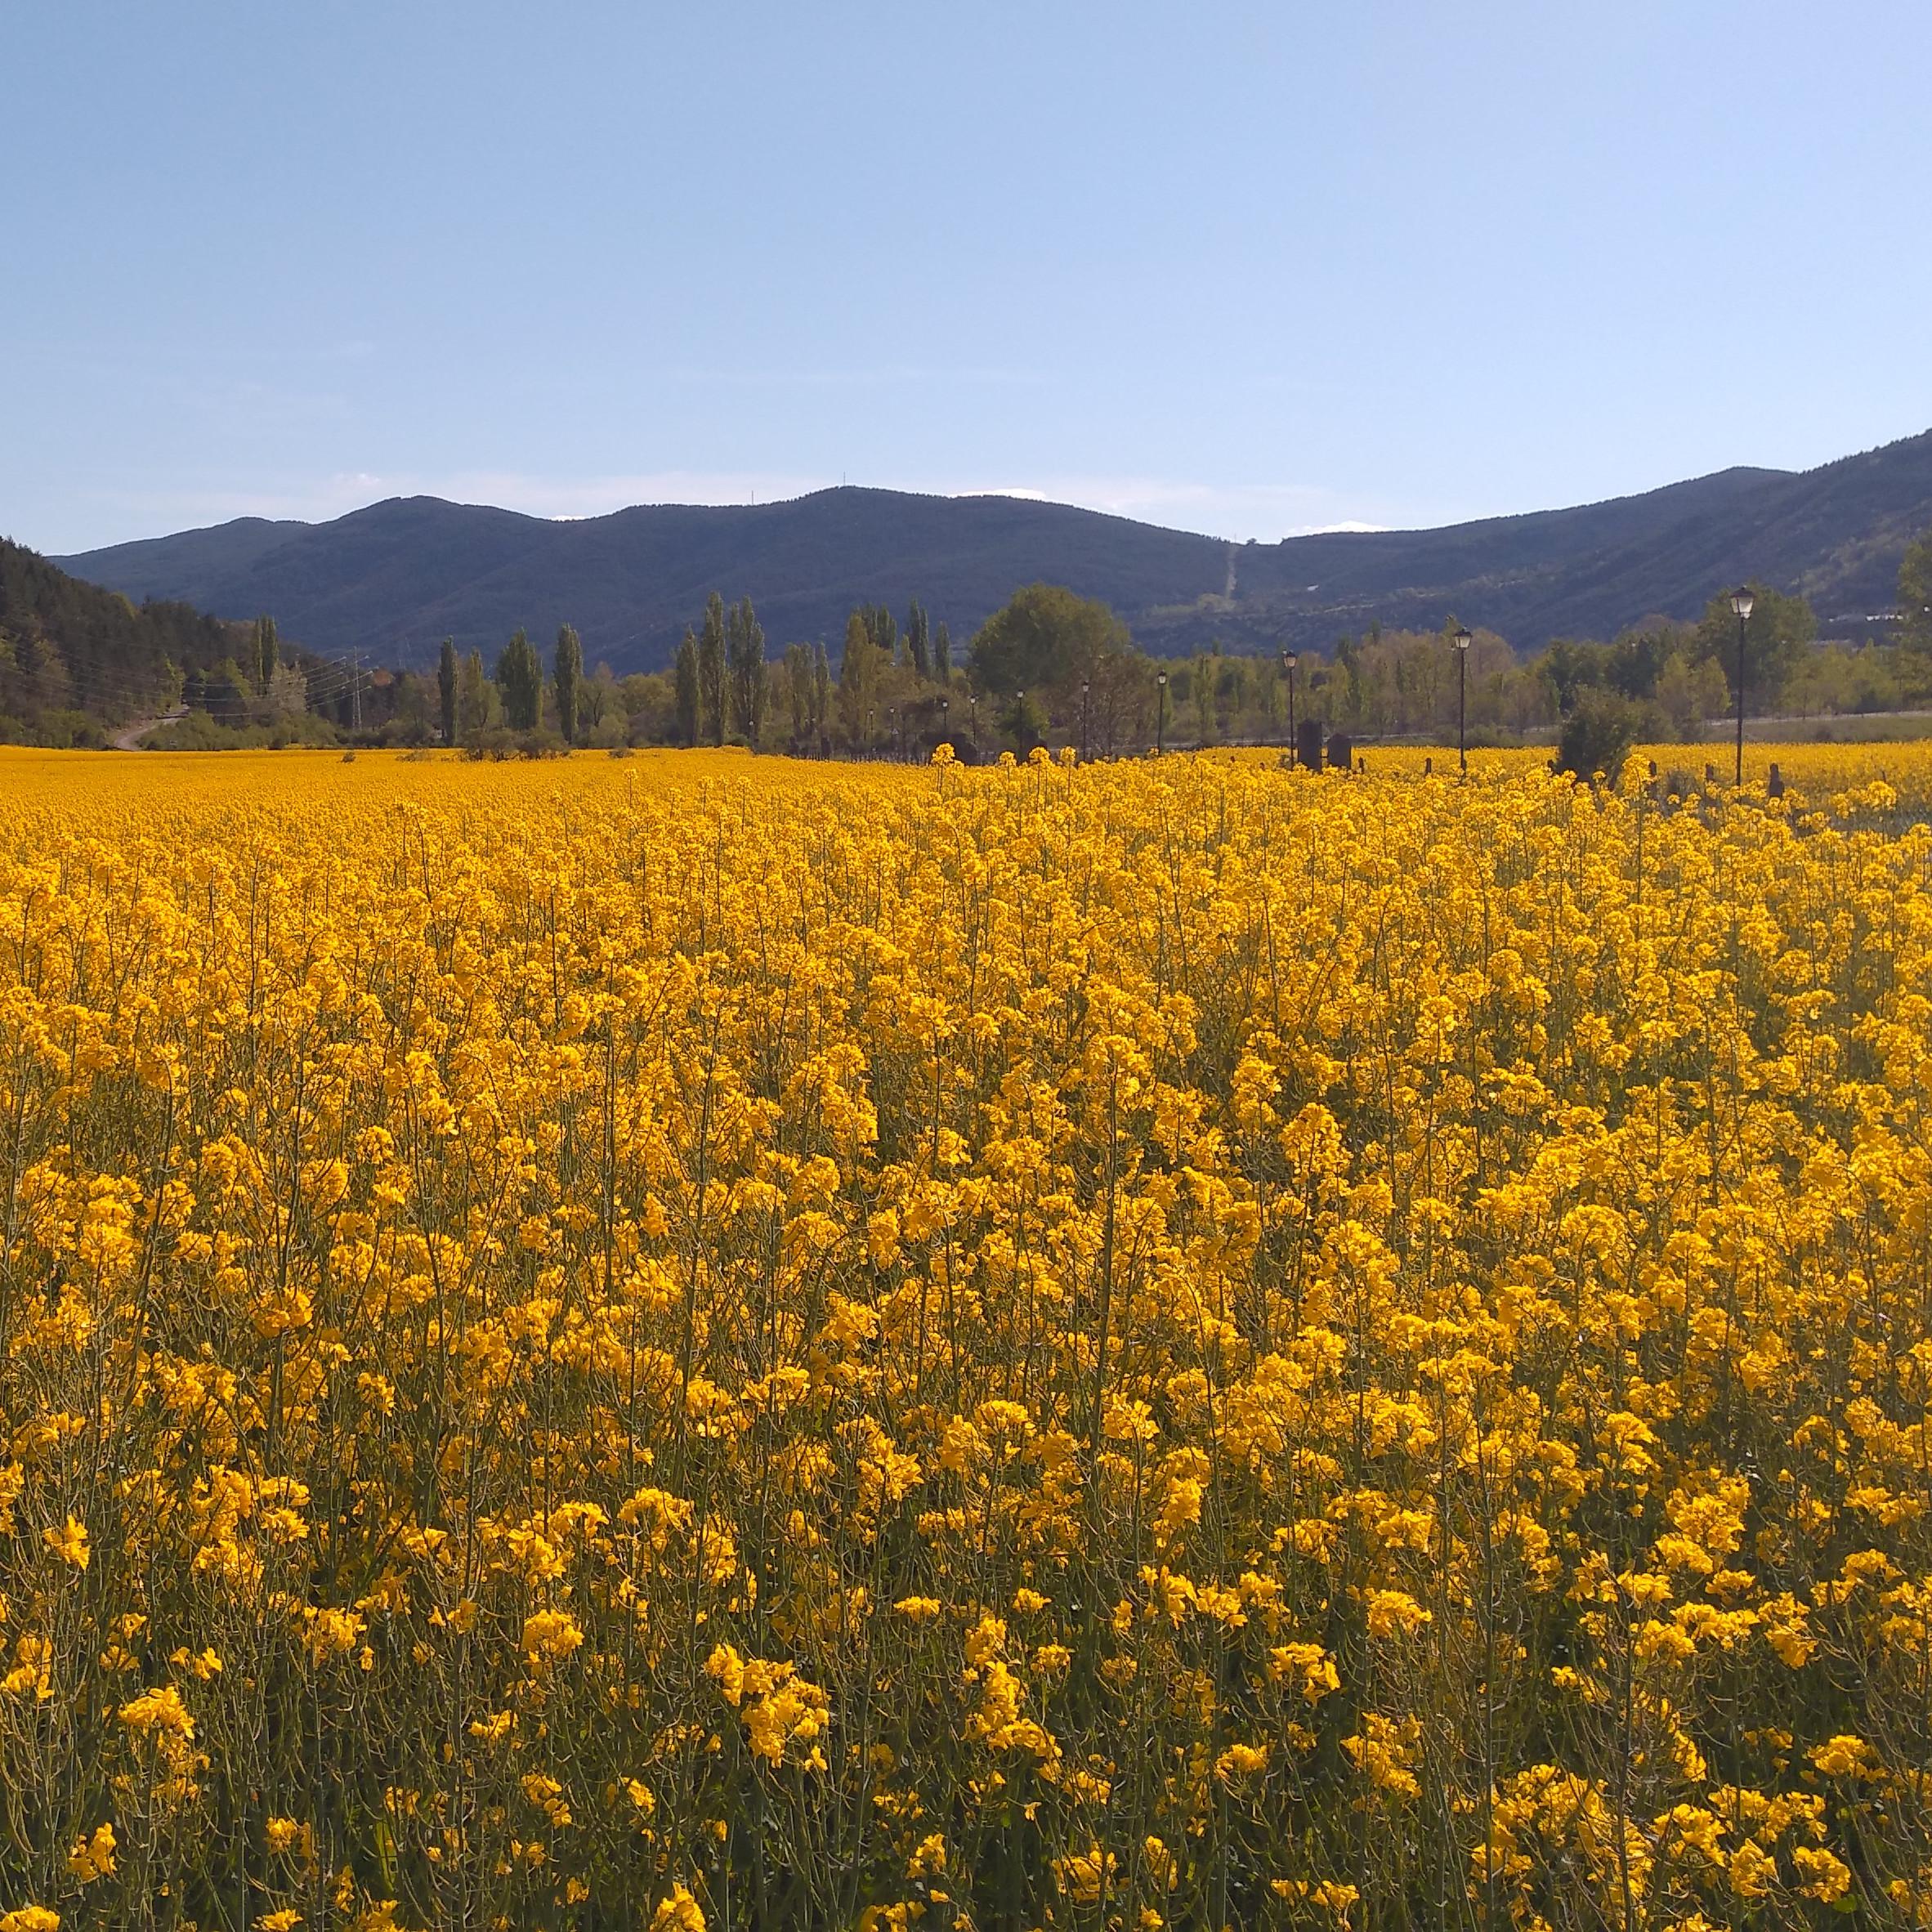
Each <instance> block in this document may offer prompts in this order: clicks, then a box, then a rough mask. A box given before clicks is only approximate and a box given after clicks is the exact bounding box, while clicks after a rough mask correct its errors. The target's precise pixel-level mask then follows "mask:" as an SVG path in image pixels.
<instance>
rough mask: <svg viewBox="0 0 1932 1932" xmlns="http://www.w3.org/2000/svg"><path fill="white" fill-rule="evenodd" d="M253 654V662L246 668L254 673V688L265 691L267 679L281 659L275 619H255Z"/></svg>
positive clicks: (271, 676)
mask: <svg viewBox="0 0 1932 1932" xmlns="http://www.w3.org/2000/svg"><path fill="white" fill-rule="evenodd" d="M253 659H254V662H253V664H250V665H249V667H248V669H249V670H250V671H251V672H252V673H253V675H254V679H255V688H256V689H257V691H264V692H266V691H267V689H268V682H269V680H270V679H271V678H273V677H274V676H275V666H276V665H277V664H280V662H281V661H282V651H281V644H280V640H279V639H278V638H277V637H276V635H275V619H273V618H272V617H257V619H255V637H254V644H253Z"/></svg>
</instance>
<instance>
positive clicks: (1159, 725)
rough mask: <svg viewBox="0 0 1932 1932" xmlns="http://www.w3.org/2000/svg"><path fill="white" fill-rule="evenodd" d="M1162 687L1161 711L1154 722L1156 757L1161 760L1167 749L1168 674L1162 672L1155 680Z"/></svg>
mask: <svg viewBox="0 0 1932 1932" xmlns="http://www.w3.org/2000/svg"><path fill="white" fill-rule="evenodd" d="M1154 682H1155V683H1156V684H1157V685H1159V686H1160V687H1161V709H1160V712H1159V713H1158V715H1157V716H1156V719H1155V721H1154V756H1155V757H1156V758H1159V757H1160V756H1161V754H1162V753H1163V752H1164V751H1165V750H1166V749H1167V673H1166V672H1165V671H1163V672H1161V673H1160V674H1159V676H1157V677H1156V678H1155V680H1154Z"/></svg>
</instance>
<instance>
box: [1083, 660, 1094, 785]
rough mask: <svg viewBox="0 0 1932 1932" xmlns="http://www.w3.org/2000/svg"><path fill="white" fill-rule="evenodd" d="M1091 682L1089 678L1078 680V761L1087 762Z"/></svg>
mask: <svg viewBox="0 0 1932 1932" xmlns="http://www.w3.org/2000/svg"><path fill="white" fill-rule="evenodd" d="M1092 693H1093V680H1092V679H1091V678H1081V680H1080V763H1082V764H1083V765H1084V764H1085V763H1086V762H1087V700H1088V698H1089V696H1090V695H1092Z"/></svg>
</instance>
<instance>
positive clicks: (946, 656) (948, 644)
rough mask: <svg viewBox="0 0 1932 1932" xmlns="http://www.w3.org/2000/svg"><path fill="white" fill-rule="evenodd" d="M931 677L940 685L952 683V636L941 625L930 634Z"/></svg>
mask: <svg viewBox="0 0 1932 1932" xmlns="http://www.w3.org/2000/svg"><path fill="white" fill-rule="evenodd" d="M932 675H933V676H934V677H935V678H937V679H938V680H939V682H941V684H950V683H951V682H952V681H953V634H952V633H951V632H950V631H949V630H948V629H947V628H946V626H945V625H944V624H941V625H940V627H939V628H938V629H937V630H936V631H935V632H934V633H932Z"/></svg>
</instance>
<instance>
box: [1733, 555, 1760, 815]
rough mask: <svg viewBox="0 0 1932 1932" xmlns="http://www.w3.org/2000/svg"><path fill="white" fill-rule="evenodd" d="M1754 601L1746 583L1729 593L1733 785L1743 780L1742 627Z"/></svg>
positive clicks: (1749, 616) (1746, 620) (1746, 621)
mask: <svg viewBox="0 0 1932 1932" xmlns="http://www.w3.org/2000/svg"><path fill="white" fill-rule="evenodd" d="M1755 602H1756V600H1755V598H1754V597H1752V596H1751V586H1750V585H1749V584H1739V585H1738V586H1737V588H1736V589H1735V590H1734V591H1733V592H1732V593H1731V608H1732V609H1733V610H1735V611H1736V612H1737V776H1736V777H1735V778H1734V779H1733V780H1732V782H1733V784H1735V785H1742V784H1743V782H1744V627H1745V625H1746V623H1748V622H1749V621H1750V618H1751V606H1752V604H1753V603H1755Z"/></svg>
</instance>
